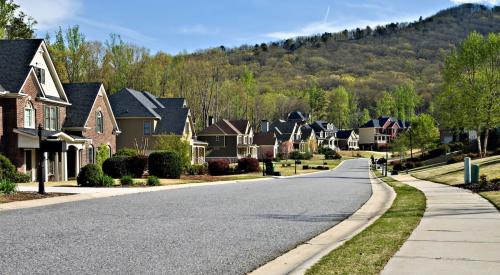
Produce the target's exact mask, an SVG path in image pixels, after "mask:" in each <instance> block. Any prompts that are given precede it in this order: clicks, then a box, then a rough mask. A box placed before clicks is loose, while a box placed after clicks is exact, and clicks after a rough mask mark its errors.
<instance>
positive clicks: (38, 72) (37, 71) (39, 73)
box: [35, 68, 45, 84]
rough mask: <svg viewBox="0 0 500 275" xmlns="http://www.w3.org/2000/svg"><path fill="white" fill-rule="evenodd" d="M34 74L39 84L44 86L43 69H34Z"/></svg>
mask: <svg viewBox="0 0 500 275" xmlns="http://www.w3.org/2000/svg"><path fill="white" fill-rule="evenodd" d="M35 74H36V77H37V78H38V81H40V83H41V84H45V69H42V68H35Z"/></svg>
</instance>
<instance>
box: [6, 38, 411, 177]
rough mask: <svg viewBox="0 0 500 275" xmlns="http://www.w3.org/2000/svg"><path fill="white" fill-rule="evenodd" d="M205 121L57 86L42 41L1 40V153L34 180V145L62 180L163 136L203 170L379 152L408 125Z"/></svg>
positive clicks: (150, 103) (177, 104)
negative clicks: (303, 155)
mask: <svg viewBox="0 0 500 275" xmlns="http://www.w3.org/2000/svg"><path fill="white" fill-rule="evenodd" d="M209 121H210V123H209V126H208V127H207V128H205V129H203V130H202V131H200V132H199V133H196V131H195V127H194V122H193V118H192V115H191V111H190V109H189V106H188V104H187V102H186V100H185V99H183V98H157V97H155V96H154V95H152V94H151V93H149V92H145V91H136V90H133V89H129V88H124V89H122V90H121V91H119V92H117V93H114V94H113V95H111V96H109V98H108V96H107V93H106V91H105V89H104V86H103V85H102V84H101V83H61V81H60V79H59V76H58V75H57V72H56V70H55V67H54V64H53V62H52V60H51V57H50V54H49V52H48V49H47V46H46V44H45V42H44V41H43V40H42V39H26V40H0V151H1V152H2V153H3V154H5V155H6V156H7V157H8V158H9V159H11V161H12V162H13V164H14V165H15V166H16V167H17V168H18V170H19V171H21V172H24V173H28V174H30V175H31V177H32V179H33V180H35V179H36V177H37V170H36V169H37V165H36V163H37V160H38V157H39V154H40V153H39V152H40V147H44V148H50V150H44V151H45V153H44V162H45V165H44V167H45V168H44V169H45V170H44V171H42V172H43V174H44V175H45V178H46V179H50V180H67V179H68V178H73V177H75V176H76V175H77V174H78V172H79V170H80V168H81V167H83V166H84V165H86V164H88V163H95V162H96V156H97V154H98V151H99V149H100V148H103V147H105V148H106V149H107V152H109V154H110V155H112V154H113V153H115V152H116V151H117V149H120V148H138V149H141V150H143V151H144V152H145V153H146V154H149V153H150V152H152V151H154V150H155V148H156V142H157V137H159V136H162V135H167V134H168V135H175V136H178V137H180V138H182V139H184V140H186V141H188V142H189V145H190V148H191V156H192V159H191V163H192V164H201V163H205V162H206V161H207V160H212V159H220V158H223V159H228V160H230V161H236V160H237V159H240V158H242V157H253V158H261V159H262V158H268V157H272V158H274V157H276V156H277V155H278V153H279V152H283V151H284V150H287V151H299V152H315V151H316V150H317V148H318V147H328V148H331V149H343V150H355V149H359V147H362V148H374V147H375V148H381V147H383V145H384V144H388V143H389V142H390V141H391V140H392V139H394V138H395V137H396V136H397V134H398V132H399V131H401V129H405V128H407V127H408V125H407V124H406V123H404V122H402V121H400V120H396V119H393V118H388V117H381V118H378V119H375V120H371V121H369V122H368V123H367V124H366V125H364V126H363V127H362V128H361V129H360V130H359V135H358V134H357V133H356V132H355V131H354V130H339V129H337V128H336V127H335V126H334V125H333V124H332V123H329V122H326V121H314V122H312V123H308V117H307V115H304V114H303V113H301V112H298V111H297V112H291V113H290V114H288V116H287V118H286V119H284V120H278V121H274V122H270V121H262V122H261V125H260V129H259V131H258V132H255V131H254V129H253V128H252V125H251V124H250V123H249V121H247V120H226V119H221V120H219V121H217V122H215V121H214V120H213V119H212V118H210V119H209ZM39 125H40V126H41V127H42V130H41V135H42V142H39V137H38V127H39Z"/></svg>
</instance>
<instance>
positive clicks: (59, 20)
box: [14, 0, 83, 30]
mask: <svg viewBox="0 0 500 275" xmlns="http://www.w3.org/2000/svg"><path fill="white" fill-rule="evenodd" d="M14 2H16V4H18V5H20V6H21V10H22V11H24V12H25V13H26V14H28V15H29V16H31V17H33V18H34V19H35V20H36V21H37V22H38V24H37V25H36V28H37V29H39V30H47V29H51V28H54V27H57V26H59V25H61V24H63V23H64V22H66V21H67V20H69V19H71V18H72V17H74V16H75V15H77V14H78V11H79V10H81V8H82V3H83V2H82V0H15V1H14Z"/></svg>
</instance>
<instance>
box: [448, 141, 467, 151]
mask: <svg viewBox="0 0 500 275" xmlns="http://www.w3.org/2000/svg"><path fill="white" fill-rule="evenodd" d="M448 147H449V148H450V151H451V152H455V151H463V150H464V144H463V143H462V142H453V143H450V144H448Z"/></svg>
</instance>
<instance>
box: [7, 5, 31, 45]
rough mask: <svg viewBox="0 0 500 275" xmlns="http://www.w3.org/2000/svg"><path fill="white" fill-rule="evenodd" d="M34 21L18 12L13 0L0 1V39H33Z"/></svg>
mask: <svg viewBox="0 0 500 275" xmlns="http://www.w3.org/2000/svg"><path fill="white" fill-rule="evenodd" d="M35 25H36V21H35V20H34V19H33V18H32V17H30V16H28V15H26V14H25V13H24V12H22V11H19V5H17V4H16V3H14V1H13V0H0V38H2V39H19V38H33V35H34V33H35V29H34V27H35Z"/></svg>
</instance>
